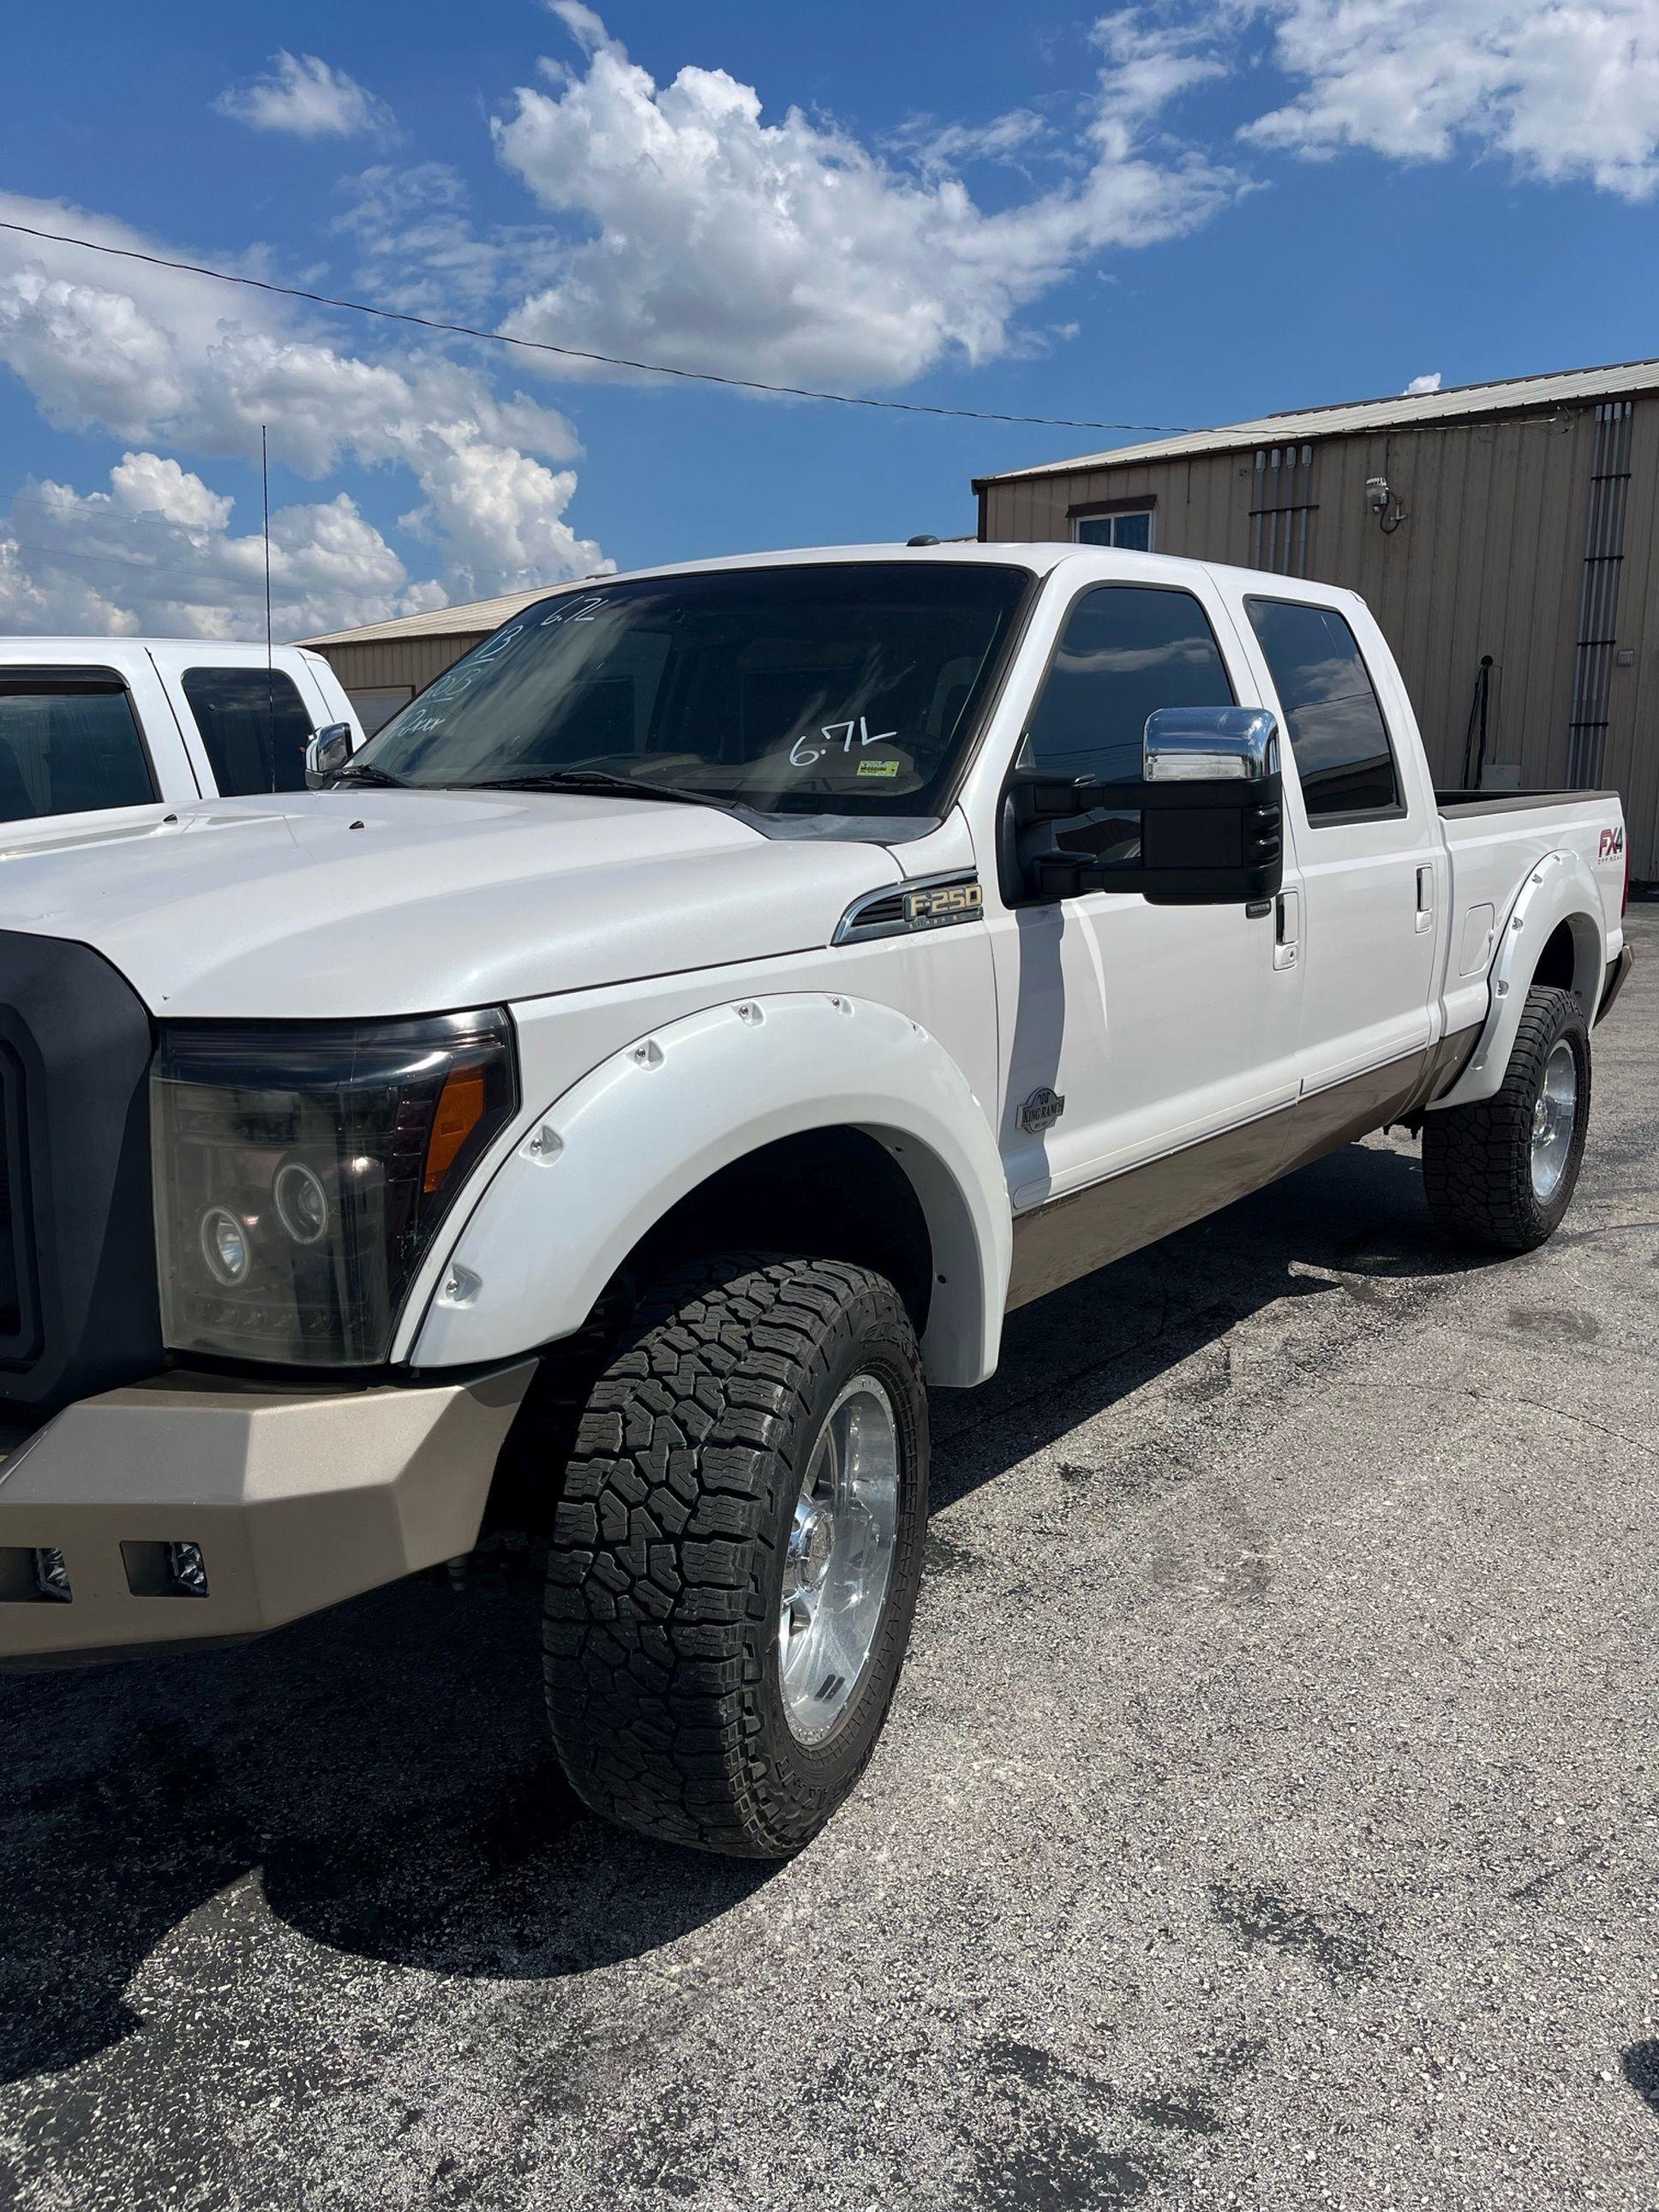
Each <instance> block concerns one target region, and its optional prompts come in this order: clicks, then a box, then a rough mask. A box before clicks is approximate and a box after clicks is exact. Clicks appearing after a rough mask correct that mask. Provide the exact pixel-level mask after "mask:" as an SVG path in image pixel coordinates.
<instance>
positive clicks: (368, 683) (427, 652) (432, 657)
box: [313, 630, 489, 691]
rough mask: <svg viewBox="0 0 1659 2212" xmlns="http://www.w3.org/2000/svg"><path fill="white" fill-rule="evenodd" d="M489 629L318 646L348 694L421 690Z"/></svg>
mask: <svg viewBox="0 0 1659 2212" xmlns="http://www.w3.org/2000/svg"><path fill="white" fill-rule="evenodd" d="M488 635H489V631H488V630H478V631H477V632H475V633H473V634H472V635H468V636H458V637H398V638H382V639H376V640H373V641H370V642H368V644H363V645H319V646H317V647H314V648H313V649H314V650H315V651H316V652H318V653H321V654H322V656H323V658H324V659H325V661H327V663H328V664H329V666H330V667H331V669H332V670H333V671H334V673H335V674H336V675H337V677H338V678H339V679H340V682H341V684H342V685H343V687H344V689H345V690H348V691H379V690H386V689H388V688H390V687H392V686H393V685H396V684H407V685H409V687H410V690H415V691H424V690H425V689H426V687H427V685H428V684H432V683H435V682H436V680H437V678H439V677H440V676H441V675H442V674H443V672H444V671H445V669H446V668H453V665H455V663H456V662H457V661H458V660H459V659H460V657H461V655H462V654H463V653H471V650H472V648H473V647H474V646H475V645H477V643H478V641H479V640H480V639H481V638H484V637H488Z"/></svg>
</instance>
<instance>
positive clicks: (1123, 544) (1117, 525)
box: [1077, 507, 1152, 553]
mask: <svg viewBox="0 0 1659 2212" xmlns="http://www.w3.org/2000/svg"><path fill="white" fill-rule="evenodd" d="M1077 542H1078V544H1079V545H1115V546H1118V547H1119V548H1120V549H1121V550H1122V551H1123V552H1125V553H1150V552H1151V551H1152V509H1151V507H1134V508H1132V509H1131V510H1130V512H1129V513H1127V514H1090V515H1085V517H1084V518H1083V520H1081V521H1080V522H1079V524H1078V526H1077Z"/></svg>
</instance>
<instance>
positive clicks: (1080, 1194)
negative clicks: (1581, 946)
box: [1008, 1030, 1479, 1312]
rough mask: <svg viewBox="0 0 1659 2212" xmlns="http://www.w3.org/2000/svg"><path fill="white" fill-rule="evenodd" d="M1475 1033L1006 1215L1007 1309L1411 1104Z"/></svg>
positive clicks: (1424, 1095)
mask: <svg viewBox="0 0 1659 2212" xmlns="http://www.w3.org/2000/svg"><path fill="white" fill-rule="evenodd" d="M1478 1035H1479V1031H1478V1030H1460V1031H1459V1032H1458V1033H1457V1035H1455V1036H1450V1037H1443V1038H1442V1039H1441V1040H1440V1042H1438V1043H1437V1044H1435V1045H1432V1046H1430V1047H1428V1048H1425V1050H1423V1051H1420V1052H1413V1053H1407V1054H1405V1055H1404V1056H1403V1057H1402V1058H1401V1059H1399V1060H1389V1061H1388V1062H1387V1063H1386V1064H1385V1065H1384V1066H1382V1067H1373V1068H1368V1069H1367V1070H1366V1071H1365V1073H1364V1074H1363V1075H1353V1076H1350V1077H1349V1078H1348V1079H1346V1081H1345V1082H1342V1083H1333V1084H1330V1085H1327V1087H1326V1088H1325V1089H1324V1090H1322V1091H1313V1092H1311V1093H1310V1094H1308V1095H1306V1096H1305V1097H1302V1098H1299V1099H1297V1102H1296V1103H1295V1104H1294V1105H1293V1106H1284V1107H1281V1108H1279V1110H1278V1111H1277V1112H1276V1113H1273V1114H1263V1115H1260V1116H1259V1117H1258V1118H1257V1119H1256V1120H1255V1121H1245V1122H1243V1123H1242V1124H1241V1125H1240V1126H1239V1127H1237V1128H1236V1129H1224V1130H1223V1131H1222V1132H1221V1133H1220V1134H1219V1135H1218V1136H1215V1137H1206V1138H1204V1139H1202V1140H1201V1141H1200V1143H1198V1144H1195V1145H1187V1146H1183V1147H1182V1150H1181V1151H1180V1152H1170V1153H1167V1154H1166V1155H1165V1156H1164V1158H1162V1159H1159V1160H1149V1161H1148V1162H1147V1164H1146V1166H1145V1167H1139V1168H1128V1169H1126V1170H1125V1171H1124V1172H1123V1173H1122V1174H1121V1175H1115V1176H1106V1177H1105V1178H1104V1180H1103V1181H1102V1182H1092V1183H1091V1184H1090V1185H1089V1186H1088V1188H1086V1189H1085V1190H1079V1191H1073V1192H1070V1193H1068V1194H1067V1195H1066V1197H1064V1198H1056V1199H1053V1200H1050V1201H1049V1203H1048V1205H1047V1206H1038V1207H1036V1208H1035V1209H1034V1210H1033V1211H1032V1212H1030V1213H1022V1214H1020V1215H1019V1216H1018V1218H1016V1220H1015V1222H1014V1264H1013V1270H1012V1274H1011V1275H1010V1278H1009V1282H1008V1309H1009V1310H1010V1312H1012V1310H1013V1309H1014V1308H1015V1307H1016V1306H1023V1305H1029V1304H1030V1302H1031V1300H1032V1299H1033V1298H1040V1297H1046V1296H1047V1294H1048V1292H1049V1291H1057V1290H1060V1289H1061V1288H1062V1287H1063V1286H1064V1285H1066V1284H1067V1283H1073V1282H1075V1281H1076V1280H1077V1279H1078V1278H1079V1275H1087V1274H1091V1273H1093V1272H1094V1270H1095V1269H1096V1268H1097V1267H1106V1266H1108V1265H1109V1262H1110V1261H1114V1260H1121V1259H1122V1258H1124V1257H1125V1255H1127V1254H1128V1253H1130V1252H1138V1251H1139V1249H1141V1247H1142V1246H1143V1245H1146V1244H1154V1243H1157V1242H1158V1238H1159V1237H1170V1236H1173V1234H1174V1233H1175V1231H1176V1230H1177V1229H1185V1228H1186V1227H1187V1226H1188V1224H1189V1223H1190V1222H1194V1221H1199V1220H1201V1219H1202V1218H1203V1217H1204V1216H1205V1215H1206V1213H1214V1212H1218V1210H1219V1208H1221V1207H1222V1206H1231V1204H1232V1203H1233V1201H1234V1200H1235V1199H1240V1198H1245V1197H1248V1196H1249V1194H1250V1192H1251V1191H1253V1190H1260V1189H1261V1187H1262V1185H1263V1184H1264V1183H1269V1182H1277V1180H1278V1179H1279V1176H1285V1175H1289V1174H1290V1173H1291V1171H1292V1170H1294V1169H1297V1168H1302V1167H1306V1166H1307V1165H1308V1164H1309V1162H1310V1160H1316V1159H1319V1158H1322V1156H1323V1154H1325V1153H1326V1152H1335V1151H1337V1150H1338V1149H1339V1148H1340V1146H1343V1145H1349V1144H1352V1143H1353V1141H1354V1139H1356V1138H1358V1137H1366V1136H1369V1135H1370V1133H1371V1131H1372V1130H1373V1129H1381V1128H1383V1127H1386V1126H1387V1124H1388V1123H1389V1122H1390V1121H1399V1120H1400V1119H1401V1117H1402V1116H1403V1115H1407V1114H1413V1113H1415V1112H1416V1111H1417V1110H1418V1109H1419V1107H1421V1106H1422V1105H1423V1104H1424V1103H1425V1102H1426V1101H1427V1100H1428V1099H1430V1098H1431V1097H1434V1096H1435V1094H1436V1093H1437V1091H1440V1090H1441V1089H1443V1086H1444V1085H1445V1082H1446V1080H1447V1074H1448V1071H1449V1069H1451V1068H1453V1067H1455V1066H1456V1065H1457V1064H1458V1063H1459V1061H1460V1060H1462V1059H1463V1058H1467V1056H1468V1049H1469V1048H1470V1046H1471V1045H1472V1044H1473V1042H1474V1038H1475V1037H1476V1036H1478Z"/></svg>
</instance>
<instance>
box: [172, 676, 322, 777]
mask: <svg viewBox="0 0 1659 2212" xmlns="http://www.w3.org/2000/svg"><path fill="white" fill-rule="evenodd" d="M183 680H184V687H185V698H186V699H187V700H189V702H190V711H191V714H194V715H195V717H196V726H197V729H198V730H199V731H200V732H201V733H202V743H203V744H204V745H205V746H206V747H207V757H208V760H209V762H210V764H211V766H212V769H213V781H215V783H216V784H217V785H218V787H219V789H220V791H221V793H222V794H223V796H224V797H225V798H227V799H235V798H238V797H240V796H241V795H242V794H244V793H248V792H254V791H303V790H304V789H305V783H306V746H307V744H308V743H309V742H310V739H311V735H312V727H311V717H310V715H309V714H307V712H306V710H305V707H304V705H303V703H302V702H301V697H300V695H299V693H298V692H297V691H296V690H295V688H294V679H293V678H292V677H289V676H285V675H283V671H282V670H281V669H280V668H278V669H264V668H187V669H186V670H185V674H184V679H183Z"/></svg>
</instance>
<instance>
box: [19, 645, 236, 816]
mask: <svg viewBox="0 0 1659 2212" xmlns="http://www.w3.org/2000/svg"><path fill="white" fill-rule="evenodd" d="M98 642H99V643H101V641H98ZM200 795H201V793H200V791H199V788H198V787H197V781H196V778H195V775H193V773H192V771H191V765H190V762H189V758H188V757H187V755H186V753H185V748H184V745H183V744H182V742H181V740H180V738H179V732H178V729H177V727H176V726H175V725H174V723H173V716H172V714H171V712H170V711H169V709H168V706H167V695H166V693H165V692H164V691H163V690H162V689H161V684H159V683H158V682H157V680H156V678H155V671H154V670H153V669H152V668H151V666H150V665H149V661H148V659H146V658H145V657H144V655H143V653H138V652H135V651H134V650H133V649H132V648H131V647H127V646H125V645H122V644H119V643H112V647H111V649H110V651H109V654H108V658H107V659H104V658H103V656H102V655H101V654H100V652H99V650H98V643H94V646H93V647H92V649H91V651H90V652H88V653H85V654H83V655H77V657H76V659H72V660H63V659H52V656H51V653H50V650H49V649H48V650H47V651H45V652H43V653H42V654H41V656H40V659H39V660H25V659H13V660H10V661H9V662H8V663H7V664H6V665H0V854H10V853H12V852H14V851H18V850H21V849H23V848H27V846H29V845H31V844H40V843H42V842H52V841H55V840H59V839H62V838H64V837H66V836H100V835H111V836H112V835H116V834H124V833H126V832H128V831H131V829H134V828H135V827H137V826H140V825H142V824H143V823H147V822H150V821H153V820H156V819H159V818H160V817H161V814H162V813H164V812H165V811H166V810H167V807H169V806H177V805H181V804H182V803H184V802H185V801H187V800H190V799H197V798H199V797H200Z"/></svg>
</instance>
